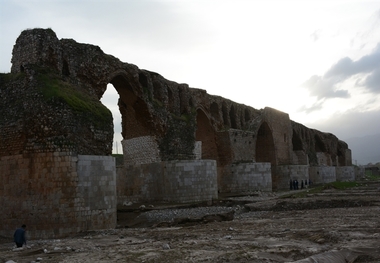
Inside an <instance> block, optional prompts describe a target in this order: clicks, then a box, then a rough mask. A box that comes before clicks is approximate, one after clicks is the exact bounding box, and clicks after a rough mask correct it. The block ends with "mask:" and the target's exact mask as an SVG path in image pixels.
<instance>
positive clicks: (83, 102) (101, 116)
mask: <svg viewBox="0 0 380 263" xmlns="http://www.w3.org/2000/svg"><path fill="white" fill-rule="evenodd" d="M37 80H38V84H39V85H38V90H39V92H40V93H41V94H42V95H43V97H44V99H45V100H46V101H50V102H53V103H54V102H63V103H65V104H66V105H68V106H69V107H70V108H71V109H72V110H74V111H76V112H78V113H82V114H85V115H88V114H89V115H91V119H92V120H93V121H94V124H95V125H96V124H99V125H100V126H101V125H102V123H107V122H108V121H109V120H110V119H112V114H111V112H110V111H109V109H107V108H106V107H105V106H104V105H103V104H102V103H101V102H100V101H99V100H97V99H96V98H93V97H90V96H89V95H87V94H86V93H85V92H82V91H81V90H80V89H78V88H76V87H74V86H73V85H72V84H70V83H68V82H66V81H64V80H63V79H61V78H60V77H59V76H57V75H56V74H55V73H53V72H51V71H47V70H45V69H38V74H37Z"/></svg>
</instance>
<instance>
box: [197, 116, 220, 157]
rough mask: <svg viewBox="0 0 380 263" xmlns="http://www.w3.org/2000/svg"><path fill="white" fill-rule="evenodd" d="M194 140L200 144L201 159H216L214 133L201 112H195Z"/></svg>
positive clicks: (216, 151)
mask: <svg viewBox="0 0 380 263" xmlns="http://www.w3.org/2000/svg"><path fill="white" fill-rule="evenodd" d="M195 140H196V141H201V142H202V159H211V160H216V161H217V159H218V149H217V144H216V139H215V131H214V129H213V127H212V125H211V123H210V120H209V118H208V117H207V115H206V114H205V113H204V112H203V110H201V109H198V110H197V131H196V134H195Z"/></svg>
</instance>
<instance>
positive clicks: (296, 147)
mask: <svg viewBox="0 0 380 263" xmlns="http://www.w3.org/2000/svg"><path fill="white" fill-rule="evenodd" d="M292 144H293V151H303V146H302V141H301V138H300V136H299V135H298V133H297V132H296V131H295V130H294V129H293V137H292Z"/></svg>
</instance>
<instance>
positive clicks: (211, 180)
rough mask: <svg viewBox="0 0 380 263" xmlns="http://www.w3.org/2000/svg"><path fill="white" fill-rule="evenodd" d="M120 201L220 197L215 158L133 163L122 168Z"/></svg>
mask: <svg viewBox="0 0 380 263" xmlns="http://www.w3.org/2000/svg"><path fill="white" fill-rule="evenodd" d="M117 196H118V204H119V205H122V204H123V203H124V202H126V201H128V202H129V201H132V202H151V201H168V202H181V203H188V202H198V201H211V200H212V199H216V198H217V197H218V185H217V174H216V162H215V161H214V160H187V161H168V162H161V163H151V164H139V165H129V166H127V167H126V168H125V169H123V170H119V171H118V178H117Z"/></svg>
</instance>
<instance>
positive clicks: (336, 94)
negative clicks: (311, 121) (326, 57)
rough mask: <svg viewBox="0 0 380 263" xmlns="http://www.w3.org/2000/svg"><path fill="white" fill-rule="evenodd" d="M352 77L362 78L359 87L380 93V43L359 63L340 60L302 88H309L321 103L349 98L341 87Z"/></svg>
mask: <svg viewBox="0 0 380 263" xmlns="http://www.w3.org/2000/svg"><path fill="white" fill-rule="evenodd" d="M351 77H361V80H360V81H356V85H357V86H361V87H364V88H365V89H366V90H367V91H368V92H371V93H380V82H379V81H380V43H378V44H377V46H376V48H375V49H374V50H373V51H372V52H371V53H370V54H369V55H366V56H363V57H361V58H360V59H359V60H357V61H353V60H352V59H351V58H349V57H345V58H342V59H340V60H339V61H338V62H337V63H336V64H334V65H333V66H332V67H331V68H330V69H329V70H328V71H327V72H326V73H325V74H324V75H323V76H318V75H314V76H311V77H310V78H309V79H308V80H307V81H305V82H304V83H303V84H302V87H305V88H307V89H308V90H309V92H310V95H312V96H315V97H317V99H318V100H319V101H321V100H326V99H331V98H349V97H350V94H349V92H348V90H347V89H339V87H340V86H342V84H343V83H344V82H345V81H346V80H348V79H350V78H351ZM322 102H323V101H322ZM318 106H321V105H318ZM305 110H306V109H305Z"/></svg>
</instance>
